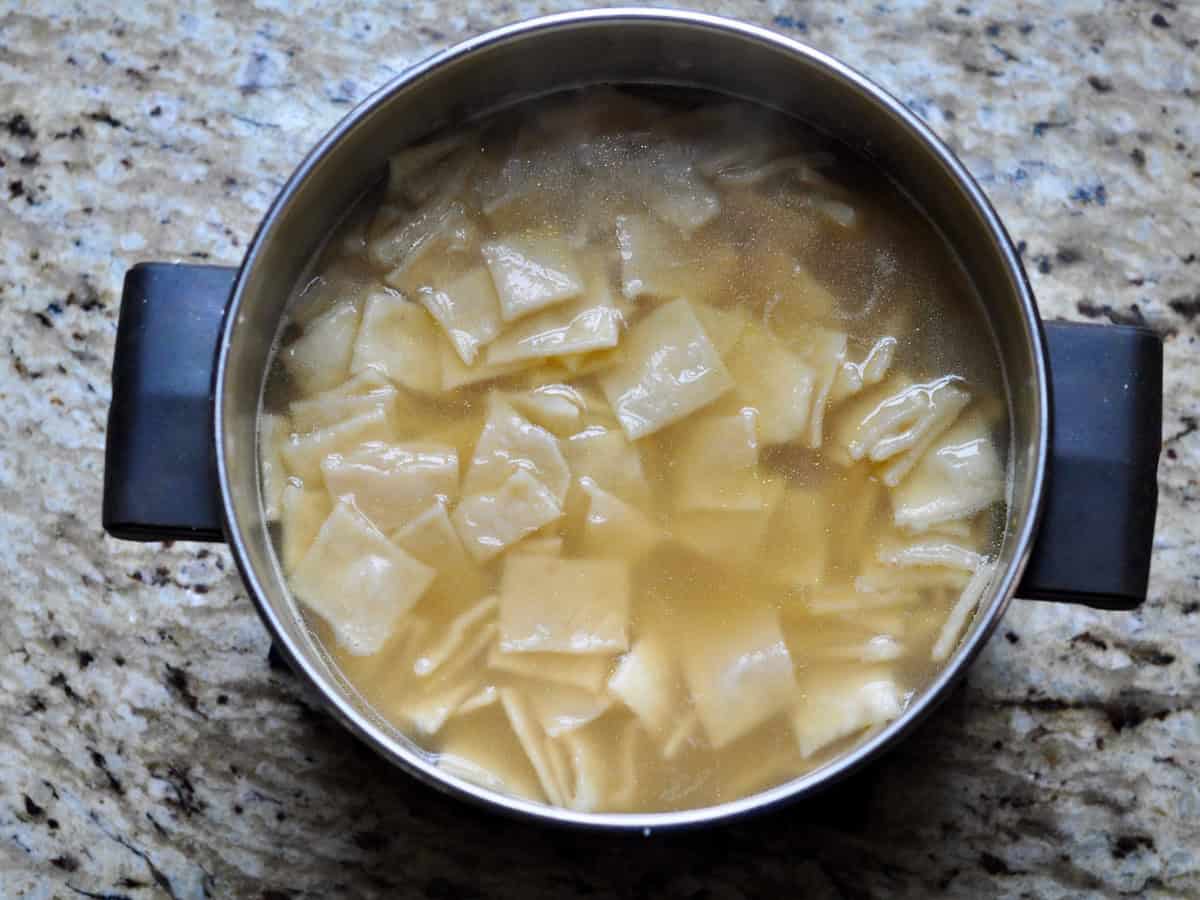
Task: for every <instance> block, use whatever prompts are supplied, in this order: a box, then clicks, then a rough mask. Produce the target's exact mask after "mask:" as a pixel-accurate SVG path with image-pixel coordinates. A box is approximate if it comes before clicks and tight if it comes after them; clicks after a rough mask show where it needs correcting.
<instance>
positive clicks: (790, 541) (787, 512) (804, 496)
mask: <svg viewBox="0 0 1200 900" xmlns="http://www.w3.org/2000/svg"><path fill="white" fill-rule="evenodd" d="M830 531H831V523H830V514H829V501H828V499H827V498H826V497H825V496H824V494H823V493H821V492H820V491H816V490H813V489H811V488H804V487H797V486H795V485H788V487H787V489H786V490H785V491H784V492H783V496H782V498H781V499H780V502H779V505H778V507H777V508H776V510H775V514H774V516H773V518H772V520H771V529H770V532H769V534H768V536H767V552H766V553H765V554H764V556H765V557H766V558H767V559H768V560H770V562H769V563H768V566H767V572H766V575H767V577H768V579H769V580H770V581H771V582H772V583H775V584H779V585H781V586H783V587H786V588H790V589H797V588H811V587H814V586H816V585H819V584H821V583H822V582H823V581H824V580H825V576H826V572H827V570H828V569H829V563H830V559H829V556H830V552H829V550H830V546H829V545H830Z"/></svg>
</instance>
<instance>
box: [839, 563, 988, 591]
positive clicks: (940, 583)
mask: <svg viewBox="0 0 1200 900" xmlns="http://www.w3.org/2000/svg"><path fill="white" fill-rule="evenodd" d="M970 577H971V575H970V573H969V572H967V571H965V570H963V569H952V568H948V567H947V566H912V567H908V568H899V567H898V566H893V565H881V564H879V563H874V564H873V565H868V566H867V567H866V568H864V569H863V570H862V571H861V572H860V573H859V574H858V575H856V576H855V577H854V589H855V590H857V591H864V592H875V593H877V592H880V591H921V590H926V589H933V588H950V589H953V590H962V588H963V587H965V586H966V583H967V581H968V580H969V579H970Z"/></svg>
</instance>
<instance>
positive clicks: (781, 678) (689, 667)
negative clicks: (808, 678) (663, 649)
mask: <svg viewBox="0 0 1200 900" xmlns="http://www.w3.org/2000/svg"><path fill="white" fill-rule="evenodd" d="M681 655H682V657H683V671H684V677H685V678H686V680H687V684H688V689H689V690H690V691H691V695H692V702H693V703H694V704H695V706H696V712H697V714H698V715H699V716H700V721H701V723H702V724H703V725H704V731H705V734H707V735H708V740H709V742H710V743H711V744H712V745H713V746H714V747H716V748H721V747H724V746H725V745H726V744H728V743H730V742H731V741H734V740H736V739H737V738H739V737H741V736H742V735H744V734H746V733H747V732H749V731H751V730H752V729H754V728H756V727H757V726H759V725H761V724H762V723H763V722H765V721H766V720H767V719H769V718H771V716H773V715H775V714H776V713H778V712H780V711H781V710H783V709H785V708H786V707H787V706H788V705H789V704H791V703H792V702H793V700H794V698H795V694H796V678H795V675H794V674H793V671H792V658H791V655H790V654H789V653H788V649H787V645H786V644H785V643H784V641H783V633H782V632H781V631H780V630H779V621H778V619H777V617H776V616H775V615H774V614H772V613H769V612H767V611H765V610H761V611H756V612H752V613H749V614H747V615H744V616H739V617H738V618H736V619H734V618H733V617H729V616H724V617H722V616H715V615H714V616H711V617H710V618H709V620H708V621H701V622H697V623H696V631H695V633H694V634H693V635H691V640H689V641H688V642H687V643H686V645H685V646H684V648H683V651H682V654H681Z"/></svg>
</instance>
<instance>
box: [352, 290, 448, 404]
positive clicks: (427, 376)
mask: <svg viewBox="0 0 1200 900" xmlns="http://www.w3.org/2000/svg"><path fill="white" fill-rule="evenodd" d="M439 343H440V340H439V336H438V332H437V324H436V323H435V322H434V321H433V319H432V318H430V316H429V313H428V312H426V311H425V309H424V308H423V307H421V306H419V305H418V304H416V303H412V302H410V301H408V300H406V299H404V297H402V296H400V295H399V294H396V293H385V292H382V291H380V292H378V293H374V294H371V295H370V296H369V297H367V303H366V306H365V307H364V308H363V316H362V325H361V326H360V327H359V329H358V338H357V340H355V342H354V354H353V356H352V358H351V360H350V370H351V371H352V372H355V373H358V372H362V371H364V370H365V369H375V370H377V371H379V372H381V373H382V374H384V375H386V376H387V377H388V378H390V379H391V380H392V381H394V382H395V383H396V384H399V385H402V386H404V387H406V388H409V389H410V390H414V391H421V392H425V393H429V392H433V391H438V390H441V387H442V361H441V355H440V352H439Z"/></svg>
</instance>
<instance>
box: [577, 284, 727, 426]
mask: <svg viewBox="0 0 1200 900" xmlns="http://www.w3.org/2000/svg"><path fill="white" fill-rule="evenodd" d="M625 351H626V352H625V355H624V359H623V360H622V361H621V362H620V363H619V364H618V365H617V366H616V367H615V368H613V369H612V370H610V371H608V372H606V373H604V374H603V375H602V376H601V378H600V383H601V385H602V387H603V388H604V395H605V396H606V397H607V398H608V402H609V405H610V406H611V407H612V409H613V412H614V413H616V416H617V420H618V421H619V422H620V423H621V428H622V429H624V431H625V434H626V435H627V436H628V437H629V439H630V440H637V439H638V438H642V437H645V436H646V435H649V434H653V433H654V432H656V431H658V430H659V429H661V428H665V427H666V426H667V425H671V424H673V423H674V422H678V421H679V420H680V419H683V418H685V417H686V416H688V415H690V414H692V413H694V412H695V411H696V410H698V409H702V408H703V407H705V406H707V405H708V404H710V403H712V402H713V401H714V400H716V399H717V398H718V397H720V396H721V395H722V394H724V393H725V392H726V391H728V390H730V389H732V388H733V385H734V381H733V377H732V376H731V375H730V374H729V370H728V369H726V368H725V363H724V362H722V360H721V355H720V354H719V353H718V352H717V349H716V347H714V346H713V343H712V341H710V340H709V338H708V335H707V334H705V332H704V329H703V327H701V325H700V322H699V320H698V319H697V318H696V314H695V313H694V312H692V308H691V305H690V304H689V303H688V302H687V301H686V300H674V301H672V302H670V303H667V304H664V305H663V306H660V307H659V308H658V309H656V310H654V312H652V313H650V315H648V316H646V318H644V319H642V321H641V322H639V323H638V324H637V325H636V326H634V328H633V330H632V331H631V332H630V334H629V337H628V338H627V339H626V342H625Z"/></svg>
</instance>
